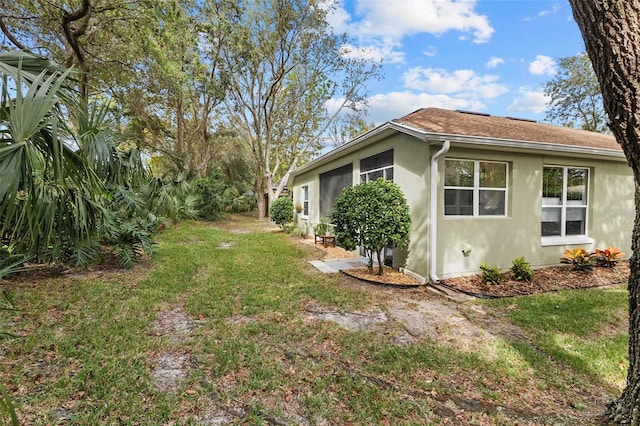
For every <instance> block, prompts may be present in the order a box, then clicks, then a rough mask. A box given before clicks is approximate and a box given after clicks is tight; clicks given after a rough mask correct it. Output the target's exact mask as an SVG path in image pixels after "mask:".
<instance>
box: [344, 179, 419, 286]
mask: <svg viewBox="0 0 640 426" xmlns="http://www.w3.org/2000/svg"><path fill="white" fill-rule="evenodd" d="M331 222H332V223H333V224H334V225H335V226H334V229H335V235H336V237H337V238H338V240H339V241H340V243H342V245H343V246H344V247H345V248H346V249H348V250H352V249H354V248H355V247H356V246H361V247H363V248H364V249H365V251H366V252H367V256H368V257H369V270H370V272H373V254H374V253H375V254H376V256H377V261H378V271H377V274H378V275H382V274H383V271H384V269H383V260H384V259H382V250H384V248H385V247H387V246H394V247H401V248H402V247H406V246H407V244H408V242H409V229H410V228H411V217H410V216H409V206H408V205H407V200H406V199H405V197H404V194H403V193H402V190H401V189H400V187H399V186H398V185H397V184H395V183H393V182H392V181H389V180H384V179H377V180H375V181H372V182H363V183H361V184H359V185H356V186H353V187H346V188H344V189H343V190H342V194H341V195H340V196H339V197H338V198H337V199H336V207H335V211H334V212H333V214H332V215H331Z"/></svg>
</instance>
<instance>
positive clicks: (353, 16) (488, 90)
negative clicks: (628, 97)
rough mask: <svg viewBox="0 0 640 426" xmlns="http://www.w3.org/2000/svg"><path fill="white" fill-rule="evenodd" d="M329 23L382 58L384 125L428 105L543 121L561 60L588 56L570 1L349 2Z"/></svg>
mask: <svg viewBox="0 0 640 426" xmlns="http://www.w3.org/2000/svg"><path fill="white" fill-rule="evenodd" d="M330 23H331V25H332V26H333V27H334V29H335V31H337V32H339V33H342V32H347V33H348V34H349V35H350V36H351V37H352V38H353V39H354V40H353V41H354V44H355V46H353V47H354V48H358V49H361V51H362V52H365V54H366V55H367V56H368V57H371V58H372V59H375V60H380V61H382V62H381V63H382V67H383V79H382V80H381V81H372V82H370V83H369V84H368V85H367V87H368V98H369V114H368V116H367V117H366V119H367V121H368V122H373V123H375V124H376V125H379V124H382V123H384V122H386V121H389V120H392V119H395V118H399V117H402V116H404V115H406V114H409V113H411V112H413V111H415V110H417V109H419V108H424V107H439V108H447V109H454V110H456V109H458V110H465V111H475V112H482V113H488V114H491V115H497V116H508V117H518V118H526V119H533V120H538V121H542V120H544V118H545V108H546V106H545V104H546V102H547V101H548V99H547V98H545V96H544V94H543V92H542V85H543V84H544V83H545V82H547V81H549V80H551V79H553V77H554V74H555V73H556V72H557V65H556V61H557V59H558V58H562V57H567V56H574V55H576V54H578V53H580V52H583V51H585V47H584V42H583V40H582V36H581V34H580V31H579V29H578V26H577V24H576V22H575V21H574V19H573V16H572V12H571V7H570V6H569V2H568V1H567V0H477V1H476V0H341V2H340V3H339V5H338V8H337V9H336V10H335V11H333V12H332V14H331V16H330Z"/></svg>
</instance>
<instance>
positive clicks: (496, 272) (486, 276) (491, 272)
mask: <svg viewBox="0 0 640 426" xmlns="http://www.w3.org/2000/svg"><path fill="white" fill-rule="evenodd" d="M480 270H481V271H482V277H481V278H482V283H483V284H486V285H498V284H500V280H502V274H501V273H500V269H498V267H497V266H493V265H488V264H487V263H486V262H482V263H481V264H480Z"/></svg>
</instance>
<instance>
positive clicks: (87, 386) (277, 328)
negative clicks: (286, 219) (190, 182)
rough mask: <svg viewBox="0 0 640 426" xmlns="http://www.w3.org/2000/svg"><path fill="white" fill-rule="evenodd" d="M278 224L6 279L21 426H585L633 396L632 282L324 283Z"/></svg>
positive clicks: (239, 227) (177, 237) (175, 234)
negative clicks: (492, 297)
mask: <svg viewBox="0 0 640 426" xmlns="http://www.w3.org/2000/svg"><path fill="white" fill-rule="evenodd" d="M265 228H266V226H265V224H263V223H259V222H257V221H255V219H252V218H249V217H243V216H234V217H233V218H231V219H230V220H229V221H227V222H225V223H221V224H201V223H195V222H194V223H182V224H180V225H179V226H177V227H174V228H172V229H169V230H167V231H166V232H165V233H163V234H162V235H161V236H160V241H159V243H158V246H157V251H158V253H157V255H156V256H155V257H154V258H153V260H152V261H151V262H150V265H147V266H145V267H138V268H135V269H134V270H132V271H128V272H121V271H116V272H105V273H86V274H83V275H80V276H66V277H64V278H60V277H57V278H39V277H24V278H23V279H20V280H17V281H8V282H3V286H4V287H5V288H7V289H8V290H10V291H11V292H12V293H13V295H14V300H15V303H16V306H17V308H19V309H21V310H20V311H19V312H9V313H3V314H2V315H3V317H0V324H3V325H4V326H5V328H8V329H9V331H11V332H13V333H14V334H17V335H19V336H20V337H19V338H17V339H13V340H5V341H2V343H1V344H2V346H1V350H0V360H1V361H2V362H1V363H0V365H1V367H0V368H1V371H0V382H2V383H3V384H5V386H6V387H7V389H8V390H9V392H10V393H11V394H12V398H13V400H14V403H15V404H16V406H17V412H18V416H19V418H20V419H21V421H22V423H23V424H29V425H50V424H82V425H94V424H105V425H106V424H109V425H112V424H113V425H115V424H123V425H129V424H131V425H161V424H166V425H170V424H193V425H213V424H394V425H395V424H451V425H458V424H477V425H493V424H495V425H510V424H513V425H516V424H518V425H522V424H589V423H593V422H595V420H596V417H597V416H598V414H599V413H600V412H601V411H602V409H603V406H604V404H605V403H606V402H608V401H609V400H611V399H612V398H613V397H615V396H616V395H617V394H618V393H619V392H620V391H621V389H622V386H623V385H624V380H625V374H626V368H627V360H626V359H627V358H626V351H627V329H626V327H627V326H626V324H627V322H626V321H627V320H626V312H627V306H626V303H627V301H626V297H627V295H626V290H625V288H623V287H622V286H616V287H612V288H606V289H594V290H580V291H572V292H562V293H555V294H551V295H540V296H529V297H519V298H510V299H503V300H497V301H474V302H467V303H464V304H457V303H452V302H451V301H447V300H444V299H441V298H439V297H438V296H435V295H433V294H432V293H430V292H429V291H427V290H426V289H414V290H398V289H386V288H380V287H376V286H371V285H366V284H362V283H360V282H358V281H356V280H354V279H352V278H347V277H345V276H343V275H336V274H333V275H326V274H320V273H319V272H318V271H316V270H315V269H314V268H312V267H311V266H310V265H309V264H308V263H307V262H306V261H307V260H309V259H314V258H318V256H320V253H319V252H317V251H315V250H314V249H311V248H309V247H307V246H304V245H301V244H299V243H298V242H297V241H296V240H294V239H291V238H289V237H288V236H286V235H285V234H283V233H280V232H273V230H266V229H265ZM436 307H437V308H438V309H442V310H441V311H440V310H439V311H437V312H446V315H445V314H442V315H440V314H438V315H434V314H433V312H435V311H433V309H432V308H434V309H435V308H436ZM444 308H446V310H444ZM421 309H422V311H421ZM419 312H423V313H424V314H425V315H428V314H429V313H431V315H432V316H431V317H429V318H430V320H429V321H424V318H418V317H415V316H412V315H415V314H416V313H419ZM318 313H322V314H323V315H328V314H333V315H334V316H340V315H344V314H350V315H352V317H353V316H356V317H358V316H360V317H366V318H369V317H367V315H373V316H371V318H376V319H377V322H375V323H374V324H373V325H371V324H370V323H366V324H368V325H367V326H362V327H355V328H354V327H351V328H345V327H344V326H340V325H339V324H337V323H336V322H334V321H326V320H323V319H319V317H318ZM445 316H446V318H444V317H445ZM403 318H405V319H407V320H406V321H404V322H403ZM445 319H446V321H445ZM412 321H413V322H412ZM420 321H422V322H421V324H422V326H421V328H416V326H415V324H417V323H419V322H420ZM452 336H453V337H452ZM0 423H1V422H0Z"/></svg>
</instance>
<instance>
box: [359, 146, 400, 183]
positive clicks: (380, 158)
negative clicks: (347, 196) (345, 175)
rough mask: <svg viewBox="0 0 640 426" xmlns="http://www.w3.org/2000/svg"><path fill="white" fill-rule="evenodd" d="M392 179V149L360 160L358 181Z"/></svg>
mask: <svg viewBox="0 0 640 426" xmlns="http://www.w3.org/2000/svg"><path fill="white" fill-rule="evenodd" d="M379 178H383V179H387V180H393V149H390V150H388V151H385V152H381V153H379V154H376V155H372V156H371V157H367V158H363V159H361V160H360V182H371V181H373V180H376V179H379Z"/></svg>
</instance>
